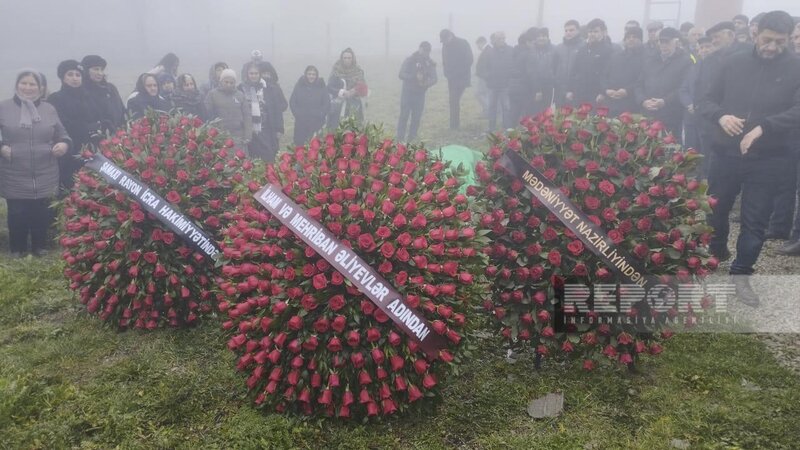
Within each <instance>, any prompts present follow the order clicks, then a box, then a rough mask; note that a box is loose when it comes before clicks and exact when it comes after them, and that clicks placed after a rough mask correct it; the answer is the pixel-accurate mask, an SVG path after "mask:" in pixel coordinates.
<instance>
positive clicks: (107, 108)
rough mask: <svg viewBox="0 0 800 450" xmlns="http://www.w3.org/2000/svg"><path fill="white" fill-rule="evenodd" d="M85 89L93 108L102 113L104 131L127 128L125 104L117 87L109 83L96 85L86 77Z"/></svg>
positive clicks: (104, 82)
mask: <svg viewBox="0 0 800 450" xmlns="http://www.w3.org/2000/svg"><path fill="white" fill-rule="evenodd" d="M83 87H84V89H86V92H87V93H88V94H89V101H90V102H91V104H92V106H91V108H92V109H93V110H95V111H100V112H101V117H102V119H101V120H102V125H103V131H115V130H116V129H117V128H120V127H123V126H125V104H123V103H122V97H120V96H119V91H118V90H117V87H116V86H114V85H113V84H111V83H109V82H107V81H103V82H101V83H95V82H94V81H92V79H91V78H90V77H89V76H86V77H84V83H83Z"/></svg>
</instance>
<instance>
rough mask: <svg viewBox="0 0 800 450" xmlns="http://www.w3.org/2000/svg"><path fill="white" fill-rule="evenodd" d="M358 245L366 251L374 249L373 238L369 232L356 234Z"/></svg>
mask: <svg viewBox="0 0 800 450" xmlns="http://www.w3.org/2000/svg"><path fill="white" fill-rule="evenodd" d="M358 246H359V247H360V248H361V249H362V250H364V251H367V252H371V251H373V250H375V248H376V245H375V240H374V239H373V238H372V235H371V234H369V233H363V234H361V235H360V236H358Z"/></svg>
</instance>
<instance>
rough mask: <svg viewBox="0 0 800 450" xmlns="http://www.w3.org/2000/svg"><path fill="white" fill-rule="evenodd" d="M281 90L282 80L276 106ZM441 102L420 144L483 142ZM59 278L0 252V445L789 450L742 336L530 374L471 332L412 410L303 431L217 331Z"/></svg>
mask: <svg viewBox="0 0 800 450" xmlns="http://www.w3.org/2000/svg"><path fill="white" fill-rule="evenodd" d="M398 64H399V62H393V63H392V65H391V66H390V65H385V66H384V67H389V68H388V69H386V71H385V72H384V73H383V76H382V77H379V78H378V79H379V80H382V81H378V82H375V83H373V86H374V88H373V89H374V96H373V98H372V99H371V100H370V105H371V106H370V110H369V112H368V115H369V117H370V118H371V119H372V120H379V121H388V123H389V124H390V125H389V126H387V131H391V132H393V130H394V126H395V124H394V123H393V120H394V119H393V118H394V117H396V115H397V111H395V110H394V109H392V105H397V104H398V98H399V84H398V83H396V82H395V81H392V80H393V79H392V77H396V72H395V71H396V69H397V65H398ZM376 66H377V67H381V66H379V65H377V64H376ZM279 69H280V67H279ZM300 70H302V69H300ZM322 70H323V73H324V72H325V69H322ZM440 70H441V69H440ZM298 73H299V72H298ZM370 73H377V74H380V71H379V70H373V71H372V72H370V71H369V70H368V77H369V76H370ZM440 73H441V72H440ZM376 77H377V75H376ZM290 78H292V79H294V78H295V77H289V76H288V75H287V76H285V79H290ZM394 79H396V78H394ZM292 85H293V83H284V90H285V91H286V95H287V96H288V95H289V94H290V92H291V86H292ZM287 86H288V87H287ZM384 87H385V88H384ZM446 93H447V90H446V83H444V82H440V84H439V85H437V86H436V87H434V89H433V90H432V91H431V93H430V95H429V99H428V109H426V113H425V117H424V118H423V128H422V130H421V136H422V137H423V138H424V139H425V140H427V141H428V142H430V143H431V144H433V145H441V144H444V143H448V142H453V143H461V144H467V145H472V146H473V147H476V148H485V146H486V144H485V141H483V140H475V138H476V136H478V135H479V134H480V132H481V131H482V127H483V126H484V124H483V123H482V122H481V121H480V119H478V112H477V105H476V104H475V101H474V100H473V99H472V92H471V91H467V93H466V94H465V98H464V104H465V107H464V109H465V111H464V113H463V114H464V116H463V117H464V119H463V121H464V130H463V131H460V132H457V133H450V132H449V131H448V130H447V120H448V119H447V102H446V96H447V94H446ZM287 119H289V115H287ZM287 122H288V125H289V126H288V129H287V135H289V136H291V119H289V120H288V121H287ZM0 217H4V215H3V214H2V212H0ZM0 222H2V224H0V248H2V249H5V248H7V243H6V242H5V241H7V233H6V232H5V223H4V222H5V220H4V219H3V220H0ZM796 266H797V265H796V264H795V265H794V266H793V269H794V272H795V273H796V272H797V270H796V269H797V267H796ZM61 270H62V265H61V262H60V261H59V260H58V258H57V257H56V256H52V257H49V258H44V259H32V258H30V257H28V258H26V259H24V260H11V259H8V258H7V257H6V256H5V253H3V255H0V448H13V449H16V448H48V449H49V448H97V449H106V448H114V447H119V448H315V449H316V448H354V449H361V448H403V449H406V448H420V449H429V448H453V447H459V448H521V449H530V448H558V449H560V448H568V449H573V448H577V449H583V448H585V449H607V448H608V449H616V448H642V449H659V448H670V447H671V446H672V445H677V446H678V447H679V448H680V447H682V448H767V449H777V448H798V446H800V425H799V424H800V377H798V376H797V375H796V374H794V373H793V372H791V371H790V370H789V369H786V368H784V367H782V366H781V365H779V364H778V363H777V362H776V360H775V359H774V357H773V356H772V354H771V353H770V352H769V351H768V350H767V348H766V347H765V345H764V344H763V342H762V341H760V340H758V339H756V338H755V337H752V336H748V335H721V334H718V335H678V336H676V337H675V338H673V339H672V340H670V341H668V342H667V343H666V345H665V352H664V354H662V355H661V356H659V357H655V358H649V359H644V360H643V361H642V362H641V364H640V366H639V373H634V374H631V373H628V372H626V371H622V370H618V371H598V372H594V373H585V372H582V371H581V370H579V368H577V367H572V366H571V365H570V363H568V362H560V361H546V362H545V364H544V366H543V367H542V369H540V370H536V369H535V368H534V364H533V360H532V358H531V357H530V356H529V355H524V356H523V357H522V358H520V360H519V361H518V362H516V363H515V364H509V363H508V362H506V360H505V357H504V356H505V354H504V353H503V352H502V351H500V350H498V349H499V348H500V343H499V342H498V341H497V340H495V339H494V338H490V337H486V336H487V335H486V334H484V333H481V334H480V335H478V336H472V343H473V345H474V346H475V349H474V352H473V354H474V358H473V359H472V360H471V361H469V362H468V363H467V364H466V365H465V366H464V367H463V368H462V370H461V373H460V375H458V376H454V377H451V378H450V379H448V380H446V383H445V384H446V387H445V388H444V392H443V395H442V398H441V399H440V400H439V401H437V402H434V403H433V404H431V405H430V407H429V408H428V409H427V410H426V411H423V412H422V413H421V414H417V415H410V416H405V417H399V418H395V419H392V420H389V421H387V422H385V423H380V424H370V425H364V424H360V423H331V422H324V421H319V422H318V421H303V420H301V419H295V418H291V417H285V416H280V415H265V414H263V413H261V412H260V411H258V410H256V409H254V408H252V407H251V406H250V403H249V400H248V399H247V398H246V392H245V389H246V388H245V383H244V376H241V375H240V374H237V373H236V372H234V366H235V362H234V355H233V353H232V352H230V351H228V350H227V348H226V347H225V342H226V339H225V336H224V334H223V332H222V330H221V329H220V327H219V323H218V322H217V321H215V320H213V319H211V320H208V321H206V322H205V323H204V324H203V325H202V326H201V327H199V328H197V329H192V330H158V331H155V332H149V333H143V332H138V331H129V332H126V333H117V332H116V331H113V330H111V329H109V328H107V327H104V326H103V325H102V324H101V322H100V321H99V320H97V319H95V318H92V317H88V316H87V315H86V313H85V311H84V310H83V308H82V306H81V305H79V304H78V303H77V301H76V300H74V298H73V297H72V294H71V293H70V292H69V291H68V290H67V283H66V281H65V279H64V277H63V276H62V274H61ZM549 392H563V393H564V396H565V410H564V412H563V413H562V415H561V416H559V417H557V418H552V419H544V420H533V419H531V418H530V417H529V416H528V415H527V413H526V406H527V404H528V402H529V401H530V400H531V399H533V398H536V397H539V396H542V395H545V394H547V393H549Z"/></svg>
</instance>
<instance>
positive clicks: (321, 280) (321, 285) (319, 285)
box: [311, 273, 328, 290]
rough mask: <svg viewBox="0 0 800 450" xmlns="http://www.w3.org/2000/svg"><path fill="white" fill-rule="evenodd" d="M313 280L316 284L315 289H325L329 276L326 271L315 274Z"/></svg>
mask: <svg viewBox="0 0 800 450" xmlns="http://www.w3.org/2000/svg"><path fill="white" fill-rule="evenodd" d="M311 281H312V284H313V285H314V289H316V290H320V289H325V288H326V287H327V286H328V278H327V277H326V276H325V274H324V273H318V274H316V275H314V278H312V279H311Z"/></svg>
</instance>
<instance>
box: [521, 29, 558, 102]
mask: <svg viewBox="0 0 800 450" xmlns="http://www.w3.org/2000/svg"><path fill="white" fill-rule="evenodd" d="M528 33H531V34H532V35H533V54H534V59H533V62H534V72H535V77H534V80H535V83H534V86H533V111H531V113H532V114H538V113H540V112H542V111H544V110H545V109H547V108H548V107H549V106H550V105H551V104H553V103H554V102H555V101H556V98H555V96H556V92H555V90H556V67H557V66H558V55H557V53H556V46H554V45H553V43H552V42H550V30H548V29H547V28H546V27H543V28H532V29H530V30H528Z"/></svg>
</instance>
